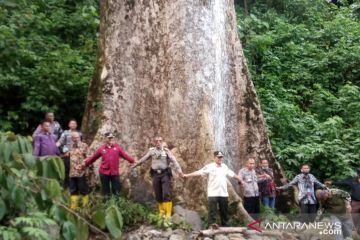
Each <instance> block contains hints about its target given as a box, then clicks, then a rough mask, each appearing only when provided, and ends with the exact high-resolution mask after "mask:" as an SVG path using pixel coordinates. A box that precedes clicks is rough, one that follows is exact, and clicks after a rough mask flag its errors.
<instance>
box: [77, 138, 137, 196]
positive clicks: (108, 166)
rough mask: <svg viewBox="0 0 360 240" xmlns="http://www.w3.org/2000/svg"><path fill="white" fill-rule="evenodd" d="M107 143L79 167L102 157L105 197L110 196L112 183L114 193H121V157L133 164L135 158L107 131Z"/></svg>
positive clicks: (101, 174)
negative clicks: (114, 141)
mask: <svg viewBox="0 0 360 240" xmlns="http://www.w3.org/2000/svg"><path fill="white" fill-rule="evenodd" d="M105 138H106V140H105V144H104V145H103V146H101V147H100V148H99V149H97V150H96V152H95V153H94V154H93V155H92V156H91V157H88V158H86V159H85V160H84V161H83V162H82V164H81V165H80V166H78V168H80V169H82V168H85V167H87V166H89V165H91V164H92V163H94V162H95V161H96V160H97V159H99V158H100V157H101V158H102V161H101V164H100V168H99V173H100V181H101V189H102V194H103V195H104V197H105V198H108V197H109V196H110V183H111V189H112V193H113V194H115V195H119V194H120V190H121V185H120V178H119V163H120V157H122V158H124V159H125V160H126V161H128V162H130V163H131V164H133V163H134V162H135V160H134V158H132V157H131V156H129V155H128V154H127V153H126V152H125V151H124V150H123V149H122V148H121V147H120V146H119V145H118V144H116V143H113V138H114V135H113V134H112V133H111V132H107V133H105Z"/></svg>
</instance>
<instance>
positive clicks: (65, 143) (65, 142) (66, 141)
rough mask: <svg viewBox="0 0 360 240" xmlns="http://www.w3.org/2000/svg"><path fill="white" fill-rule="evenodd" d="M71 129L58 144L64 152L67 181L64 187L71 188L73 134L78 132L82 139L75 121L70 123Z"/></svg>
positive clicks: (65, 180)
mask: <svg viewBox="0 0 360 240" xmlns="http://www.w3.org/2000/svg"><path fill="white" fill-rule="evenodd" d="M68 126H69V129H68V130H65V131H64V132H63V133H62V134H61V137H60V138H59V140H58V141H57V143H56V146H58V147H59V148H60V149H61V152H62V154H63V155H62V158H63V160H64V166H65V179H64V187H69V171H70V156H69V151H70V150H71V147H72V144H73V141H72V133H74V132H77V133H79V136H80V138H81V133H80V132H79V131H78V130H77V122H76V120H75V119H71V120H70V121H69V124H68Z"/></svg>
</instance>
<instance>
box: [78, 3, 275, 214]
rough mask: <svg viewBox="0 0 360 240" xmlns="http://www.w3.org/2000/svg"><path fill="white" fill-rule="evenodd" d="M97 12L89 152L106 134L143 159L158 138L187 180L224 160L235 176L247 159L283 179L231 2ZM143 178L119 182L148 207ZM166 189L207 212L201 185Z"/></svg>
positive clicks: (86, 121) (110, 6)
mask: <svg viewBox="0 0 360 240" xmlns="http://www.w3.org/2000/svg"><path fill="white" fill-rule="evenodd" d="M100 8H101V14H100V15H101V21H100V40H99V51H98V61H97V66H96V71H95V73H94V77H93V79H92V81H91V83H90V88H89V94H88V98H87V106H86V110H85V114H84V118H83V122H82V126H83V129H82V130H83V132H84V135H85V137H86V139H87V140H88V141H89V142H92V148H96V147H98V146H99V145H100V144H101V142H102V135H103V134H104V132H106V131H108V130H112V131H114V132H115V135H116V141H117V142H118V143H119V144H120V145H122V146H123V147H124V148H125V149H126V150H127V151H128V152H130V153H131V154H132V155H133V156H136V157H137V158H140V157H141V156H142V155H143V154H144V153H145V152H146V151H147V150H148V148H149V147H151V143H152V139H153V137H154V136H155V135H161V136H162V137H163V138H164V140H165V141H166V144H167V146H168V147H169V148H170V149H171V150H172V152H173V153H174V155H175V156H176V158H177V159H178V160H179V162H180V164H181V166H182V168H183V171H184V172H192V171H194V170H197V169H200V168H201V167H203V166H204V165H205V164H207V163H210V162H211V161H212V159H213V156H212V152H213V151H215V150H221V151H223V152H224V154H225V163H226V164H227V165H228V166H229V167H230V168H231V169H233V170H234V171H238V170H239V169H240V168H241V167H243V166H244V162H245V161H246V160H247V159H248V158H249V157H254V158H256V159H257V160H260V159H263V158H266V159H269V161H270V163H271V164H272V165H273V166H274V167H275V175H276V176H277V179H280V178H282V175H281V171H280V168H279V167H278V165H275V164H274V157H273V154H272V150H271V146H270V143H269V140H268V137H267V135H266V129H265V122H264V118H263V115H262V113H261V109H260V104H259V101H258V99H257V96H256V92H255V89H254V86H253V84H252V82H251V79H250V76H249V72H248V69H247V65H246V60H245V57H244V53H243V50H242V47H241V43H240V40H239V37H238V33H237V23H236V15H235V9H234V2H233V0H176V1H175V0H174V1H169V0H136V1H135V0H101V2H100ZM148 168H149V164H145V166H144V167H142V168H141V170H140V173H141V178H142V179H143V180H144V181H140V180H139V179H134V178H131V177H130V178H128V179H127V180H126V181H125V182H124V184H125V185H129V186H131V187H130V193H129V194H130V195H131V196H132V197H133V198H135V199H137V200H142V201H149V200H151V199H153V197H152V194H151V192H152V190H151V184H150V178H149V176H148ZM125 171H126V170H125ZM125 175H126V174H124V176H125ZM173 182H174V183H173V188H174V198H175V201H178V202H183V203H184V204H186V205H187V206H188V207H190V208H194V209H198V210H206V202H207V199H206V185H207V184H206V179H204V178H201V177H199V178H193V179H187V180H182V179H179V178H177V177H176V176H175V178H174V181H173ZM233 185H234V186H235V185H236V183H233ZM231 192H234V191H231ZM233 199H235V200H236V201H238V200H239V197H234V198H233ZM242 212H243V211H242Z"/></svg>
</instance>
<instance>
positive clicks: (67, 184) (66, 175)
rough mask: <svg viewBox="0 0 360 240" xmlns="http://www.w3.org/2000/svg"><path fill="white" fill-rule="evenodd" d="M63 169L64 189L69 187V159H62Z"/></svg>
mask: <svg viewBox="0 0 360 240" xmlns="http://www.w3.org/2000/svg"><path fill="white" fill-rule="evenodd" d="M63 160H64V167H65V178H64V188H67V187H70V181H69V173H70V157H64V158H63Z"/></svg>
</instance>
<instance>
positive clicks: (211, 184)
mask: <svg viewBox="0 0 360 240" xmlns="http://www.w3.org/2000/svg"><path fill="white" fill-rule="evenodd" d="M199 172H200V173H201V175H203V176H204V175H208V189H207V193H208V197H228V196H229V193H228V191H227V182H226V180H227V179H226V177H227V176H229V177H234V176H235V173H234V172H233V171H231V170H230V169H229V168H228V167H227V166H226V165H225V164H223V163H222V164H221V165H220V166H219V165H217V164H216V163H210V164H208V165H206V166H205V167H203V168H202V169H200V170H199Z"/></svg>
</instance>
